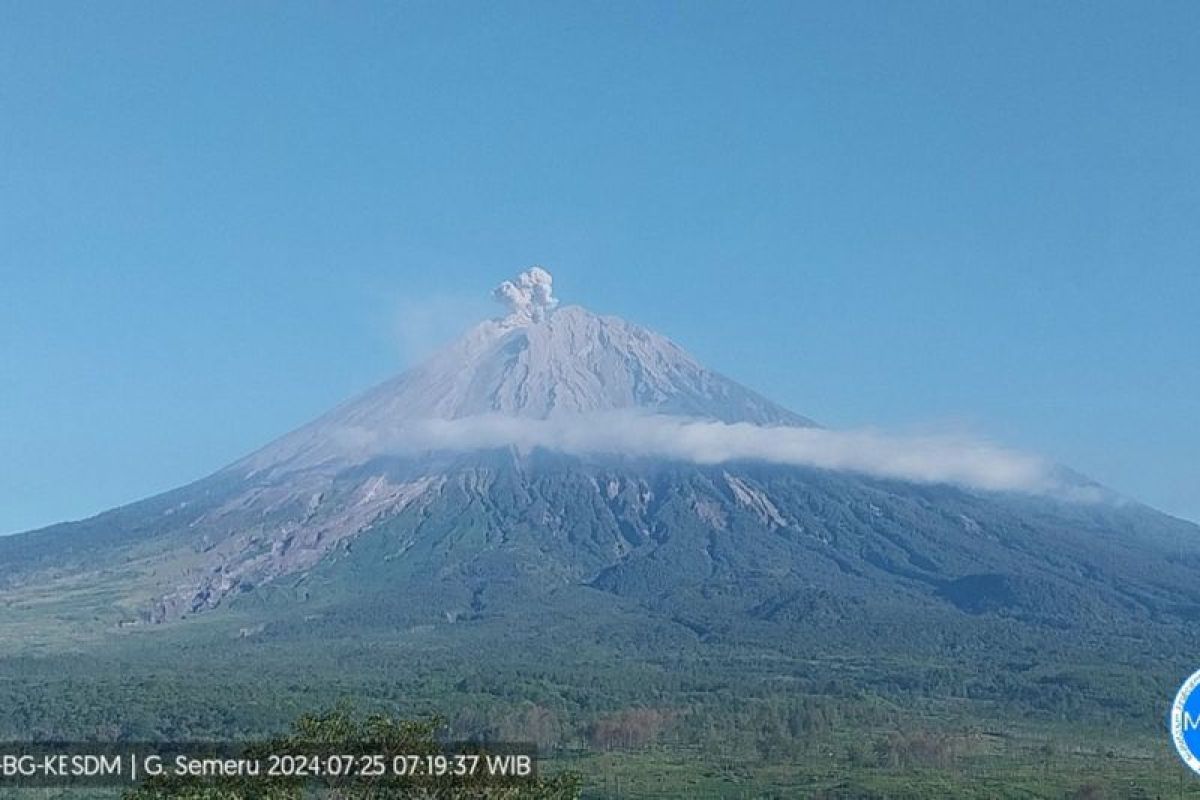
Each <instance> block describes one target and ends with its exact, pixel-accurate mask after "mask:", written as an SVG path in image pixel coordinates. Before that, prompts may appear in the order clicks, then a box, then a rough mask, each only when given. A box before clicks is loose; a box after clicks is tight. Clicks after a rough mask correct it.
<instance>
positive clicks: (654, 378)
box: [239, 267, 813, 470]
mask: <svg viewBox="0 0 1200 800" xmlns="http://www.w3.org/2000/svg"><path fill="white" fill-rule="evenodd" d="M493 296H494V297H495V298H496V299H497V300H499V301H500V302H502V303H503V304H504V305H505V306H506V307H507V308H508V311H509V313H508V314H507V315H506V316H503V317H500V318H497V319H490V320H486V321H484V322H481V323H479V324H478V325H476V326H475V327H473V328H471V329H470V330H469V331H467V332H466V333H465V334H463V335H462V336H461V337H460V338H458V339H457V340H455V341H454V342H452V343H450V344H449V345H447V346H445V347H444V348H442V349H441V350H440V351H438V352H437V353H435V354H434V355H433V356H432V357H431V358H430V359H428V360H427V361H426V362H424V363H423V364H420V365H419V366H417V367H415V368H414V369H412V370H410V371H408V372H405V373H404V374H402V375H399V376H398V377H396V378H393V379H392V380H390V381H387V382H386V383H383V384H382V385H380V386H377V387H375V388H374V389H371V390H370V391H368V392H366V393H365V394H363V395H362V396H360V397H358V398H356V399H354V400H351V401H349V402H348V403H346V404H344V405H342V406H340V407H339V408H337V409H335V410H333V411H332V412H330V413H329V414H326V415H325V416H323V417H321V418H319V419H317V420H316V421H314V422H313V423H311V424H309V425H307V426H305V427H303V428H301V429H299V430H297V431H295V432H294V433H292V434H289V435H288V436H285V437H284V438H282V439H280V440H279V441H277V442H275V443H273V444H271V445H269V446H268V447H266V448H264V449H263V450H261V451H260V452H258V453H256V454H255V455H254V456H252V457H251V458H250V459H248V460H247V461H246V462H243V463H242V464H240V465H239V466H240V467H247V468H250V469H254V470H261V469H269V468H273V467H277V466H280V465H287V467H288V468H291V469H298V468H310V467H315V466H318V465H321V464H328V463H343V462H344V461H347V460H361V459H362V456H363V451H364V443H365V442H367V441H371V442H374V441H376V440H377V438H378V436H380V435H387V436H393V435H395V436H400V435H402V433H400V432H399V431H400V430H401V429H402V426H403V425H404V424H405V423H407V422H413V421H422V420H455V419H463V418H467V417H474V416H480V415H487V414H498V415H504V416H510V417H519V418H527V419H539V420H545V419H552V418H556V417H562V416H568V415H579V414H588V413H595V412H605V411H624V410H636V411H640V412H645V413H654V414H668V415H674V416H681V417H686V418H690V419H699V420H714V421H720V422H727V423H737V422H744V423H750V424H754V425H791V426H803V427H809V426H812V425H813V423H812V421H811V420H808V419H806V418H804V417H802V416H800V415H799V414H795V413H793V412H791V411H789V410H787V409H785V408H783V407H781V406H779V405H776V404H775V403H773V402H771V401H770V400H767V399H766V398H764V397H762V396H761V395H759V394H756V393H755V392H753V391H751V390H749V389H747V388H745V387H744V386H742V385H740V384H738V383H736V382H734V381H732V380H730V379H729V378H726V377H725V376H723V375H720V374H718V373H716V372H713V371H712V370H709V369H707V368H705V367H704V366H703V365H701V364H700V363H699V362H698V361H697V360H696V359H695V358H693V357H692V356H691V355H689V354H688V353H687V352H686V351H685V350H683V348H681V347H679V345H677V344H675V343H674V342H672V341H671V340H669V339H667V338H666V337H665V336H661V335H659V334H657V333H654V332H653V331H650V330H647V329H646V328H643V327H641V326H638V325H634V324H632V323H629V322H626V321H625V320H623V319H620V318H618V317H611V316H602V315H599V314H594V313H592V312H590V311H588V310H586V309H584V308H581V307H579V306H563V307H560V306H559V304H558V301H557V300H556V299H555V298H554V296H553V278H552V277H551V275H550V273H549V272H547V271H546V270H544V269H542V268H541V267H532V268H530V269H528V270H526V271H525V272H522V273H521V274H520V275H518V276H517V277H516V278H515V279H513V280H509V281H504V282H503V283H501V284H500V285H499V286H498V287H496V289H495V291H494V292H493Z"/></svg>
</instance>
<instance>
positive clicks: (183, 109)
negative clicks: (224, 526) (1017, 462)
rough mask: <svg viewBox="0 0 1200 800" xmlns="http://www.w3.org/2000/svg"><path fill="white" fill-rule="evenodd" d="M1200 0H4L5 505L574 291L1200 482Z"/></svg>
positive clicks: (254, 418)
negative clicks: (533, 281)
mask: <svg viewBox="0 0 1200 800" xmlns="http://www.w3.org/2000/svg"><path fill="white" fill-rule="evenodd" d="M1198 30H1200V4H1198V3H1195V2H1169V0H1160V1H1159V2H1154V3H1136V2H1122V3H1103V2H1093V3H1045V2H1005V3H995V2H961V1H960V0H954V1H953V2H933V1H929V2H921V3H894V2H875V3H856V2H846V1H845V0H838V2H831V3H815V2H788V3H779V4H773V3H767V2H755V3H743V2H727V3H720V4H717V3H702V2H694V1H691V0H689V2H681V3H678V4H668V3H654V2H642V3H609V2H605V3H578V2H548V3H539V4H531V3H432V2H431V3H418V4H403V3H392V2H388V3H378V4H371V3H319V4H318V3H242V2H237V3H221V2H205V3H150V2H145V3H129V2H115V3H82V2H70V3H45V2H5V3H3V4H0V454H2V455H3V458H0V532H12V531H16V530H20V529H25V528H30V527H34V526H38V525H44V524H48V523H51V522H55V521H59V520H62V519H68V518H77V517H80V516H85V515H88V514H91V513H94V512H97V511H100V510H103V509H105V508H108V507H111V506H114V505H117V504H120V503H123V502H128V501H132V500H135V499H139V498H141V497H144V496H147V495H150V494H153V493H155V492H158V491H160V490H164V489H168V488H171V487H173V486H176V485H179V484H182V483H185V482H187V481H189V480H192V479H195V478H199V477H202V476H203V475H205V474H207V473H209V472H211V471H213V470H215V469H217V468H219V467H221V466H223V465H224V464H226V463H228V462H229V461H231V460H233V459H235V458H237V457H239V456H241V455H243V454H244V453H246V452H247V451H249V450H252V449H254V448H256V447H258V446H259V445H261V444H264V443H265V442H266V441H268V440H270V439H271V438H273V437H275V436H276V435H278V434H280V433H282V432H284V431H287V430H289V429H291V428H293V427H295V426H297V425H299V424H301V423H303V422H305V421H306V420H308V419H309V418H311V417H313V416H314V415H316V414H318V413H320V412H322V411H323V410H325V409H327V408H328V407H330V406H331V405H333V404H335V403H337V402H338V401H340V400H342V399H344V398H346V397H347V396H349V395H352V394H354V393H356V392H358V391H360V390H362V389H364V388H366V387H368V386H370V385H371V384H373V383H375V382H377V381H379V380H381V379H383V378H384V377H386V376H388V375H390V374H392V373H394V372H396V371H398V370H400V369H402V368H403V367H404V366H405V365H406V364H408V363H410V362H411V361H412V359H413V358H414V357H415V355H416V354H419V353H420V352H421V351H422V350H424V349H426V348H427V347H428V346H429V344H430V342H433V341H435V340H437V339H438V338H439V337H443V336H448V335H449V334H451V333H453V332H454V331H455V329H456V328H458V327H462V326H465V325H466V324H468V323H469V322H471V321H473V318H475V317H479V316H482V315H484V314H488V313H491V310H490V307H489V305H488V304H487V302H486V300H485V298H486V295H487V292H488V290H489V289H490V288H491V287H492V286H493V285H494V284H496V283H497V282H499V281H500V280H501V279H503V278H506V277H509V276H510V275H512V274H514V273H515V272H517V271H518V270H519V269H521V268H523V267H525V266H527V265H529V264H532V263H541V264H544V265H545V266H547V267H548V268H550V269H551V270H552V271H553V272H554V274H555V276H556V290H557V293H558V294H559V295H560V296H561V297H562V298H563V299H564V301H568V302H578V303H581V304H584V305H587V306H589V307H591V308H593V309H595V310H598V311H605V312H611V313H616V314H619V315H621V316H625V317H627V318H630V319H632V320H635V321H638V322H641V323H643V324H646V325H648V326H650V327H652V328H655V329H657V330H660V331H661V332H663V333H666V334H667V335H669V336H671V337H672V338H674V339H676V340H677V341H679V342H680V343H682V344H683V345H684V346H685V347H687V348H688V349H690V350H691V351H692V352H693V353H695V354H696V355H697V356H698V357H699V358H701V360H703V361H705V362H706V363H708V364H709V365H710V366H712V367H714V368H716V369H718V370H720V371H722V372H725V373H727V374H728V375H730V376H731V377H734V378H736V379H738V380H740V381H742V382H743V383H746V384H748V385H750V386H751V387H753V388H755V389H757V390H759V391H761V392H763V393H765V394H767V395H769V396H771V397H772V398H774V399H777V400H779V401H781V402H783V403H785V404H786V405H788V406H790V407H792V408H793V409H795V410H796V411H798V412H800V413H802V414H805V415H807V416H810V417H813V418H815V419H817V420H818V421H820V422H822V423H824V424H826V425H830V426H834V427H857V426H864V425H875V426H878V427H881V428H883V429H885V430H900V431H904V430H912V429H926V428H939V429H940V428H945V427H951V428H954V429H966V430H969V431H972V432H975V433H978V434H983V435H987V436H990V437H994V438H996V439H997V440H999V441H1002V442H1004V443H1007V444H1009V445H1013V446H1017V447H1022V448H1027V449H1031V450H1034V451H1036V452H1039V453H1042V454H1044V455H1046V456H1048V457H1050V458H1052V459H1055V460H1058V461H1061V462H1064V463H1067V464H1070V465H1072V466H1074V467H1076V468H1077V469H1079V470H1080V471H1082V472H1085V473H1087V474H1089V475H1091V476H1093V477H1095V478H1096V479H1098V480H1100V481H1102V482H1104V483H1106V484H1108V485H1110V486H1112V487H1114V488H1115V489H1117V490H1119V491H1122V492H1124V493H1127V494H1129V495H1132V496H1134V497H1136V498H1139V499H1141V500H1144V501H1146V502H1148V503H1150V504H1152V505H1155V506H1158V507H1160V508H1163V509H1165V510H1169V511H1171V512H1173V513H1176V514H1179V515H1183V516H1187V517H1190V518H1192V519H1200V316H1198V306H1200V48H1198V47H1197V46H1196V32H1197V31H1198Z"/></svg>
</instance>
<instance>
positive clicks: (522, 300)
mask: <svg viewBox="0 0 1200 800" xmlns="http://www.w3.org/2000/svg"><path fill="white" fill-rule="evenodd" d="M492 297H493V298H495V299H496V300H497V301H499V302H500V303H502V304H503V305H504V306H505V307H506V308H508V311H509V318H511V319H516V320H518V321H521V322H540V321H541V320H543V319H545V317H546V314H548V313H549V312H550V311H552V310H553V309H554V307H555V306H557V305H558V300H557V299H555V297H554V277H553V276H552V275H551V274H550V273H549V272H547V271H546V270H544V269H542V268H541V267H530V268H529V269H527V270H525V271H524V272H522V273H521V274H520V275H518V276H517V277H516V278H514V279H512V280H510V281H504V282H503V283H501V284H500V285H499V286H497V287H496V288H495V289H494V290H492Z"/></svg>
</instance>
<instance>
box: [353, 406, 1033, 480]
mask: <svg viewBox="0 0 1200 800" xmlns="http://www.w3.org/2000/svg"><path fill="white" fill-rule="evenodd" d="M347 433H348V434H349V436H350V438H355V437H354V436H353V432H349V431H348V432H347ZM378 438H379V437H376V436H370V437H367V436H363V437H362V438H358V439H357V442H356V444H357V446H359V447H363V446H365V447H367V448H369V449H373V450H375V451H376V452H391V453H403V452H420V451H476V450H489V449H495V448H501V447H515V448H517V449H518V450H522V451H531V450H534V449H538V448H541V449H546V450H551V451H555V452H560V453H565V454H569V455H578V456H584V455H624V456H630V457H638V458H662V459H668V460H677V461H687V462H692V463H696V464H720V463H723V462H727V461H742V460H750V461H764V462H769V463H773V464H788V465H793V466H805V467H816V468H820V469H830V470H843V471H849V472H857V473H862V474H865V475H872V476H876V477H882V478H893V479H898V480H905V481H913V482H919V483H950V484H958V485H962V486H968V487H972V488H977V489H985V490H996V491H1025V492H1044V491H1049V490H1051V489H1053V488H1055V487H1054V483H1055V481H1054V480H1053V479H1052V470H1051V469H1050V466H1049V465H1048V464H1047V463H1046V462H1045V461H1044V460H1043V459H1041V458H1039V457H1037V456H1033V455H1029V454H1025V453H1020V452H1016V451H1013V450H1009V449H1006V448H1003V447H1000V446H997V445H995V444H992V443H990V442H986V441H981V440H977V439H971V438H967V437H962V436H947V435H927V436H893V435H888V434H884V433H879V432H876V431H867V430H864V431H834V430H827V429H824V428H801V427H762V426H757V425H751V424H748V423H724V422H712V421H703V420H695V419H690V418H683V417H672V416H665V415H649V414H630V413H620V412H605V413H594V414H578V415H572V416H562V417H555V418H552V419H548V420H538V419H528V418H521V417H512V416H504V415H499V414H495V415H479V416H471V417H464V418H460V419H453V420H441V419H431V420H421V421H415V422H409V423H406V424H404V425H403V426H402V427H399V428H397V429H396V430H395V431H394V432H393V433H392V434H390V435H388V436H387V437H386V441H378Z"/></svg>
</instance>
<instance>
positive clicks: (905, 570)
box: [0, 269, 1200, 636]
mask: <svg viewBox="0 0 1200 800" xmlns="http://www.w3.org/2000/svg"><path fill="white" fill-rule="evenodd" d="M551 289H552V285H551V280H550V276H549V274H548V273H546V272H544V271H542V270H537V269H534V270H530V271H528V272H526V273H523V274H522V275H521V276H519V277H518V278H517V279H516V280H515V281H510V282H505V284H502V285H501V287H500V288H499V289H498V290H497V293H498V296H499V297H500V299H502V300H503V301H504V302H505V303H506V304H507V305H508V308H509V313H508V315H507V316H505V317H503V318H500V319H496V320H489V321H486V322H483V323H481V324H480V325H478V326H476V327H474V328H473V329H471V330H470V331H468V332H467V333H466V334H465V335H464V336H463V337H461V338H460V339H458V340H457V341H455V342H453V343H451V344H450V345H449V346H447V347H446V348H445V349H443V350H442V351H440V352H439V353H437V354H435V356H434V357H433V358H431V359H430V360H429V361H427V362H426V363H424V364H422V365H420V366H418V367H416V368H415V369H413V370H412V371H410V372H407V373H405V374H403V375H401V376H399V377H397V378H395V379H393V380H391V381H388V382H386V383H384V384H382V385H380V386H378V387H376V388H375V389H372V390H371V391H369V392H367V393H365V394H364V395H362V396H361V397H359V398H357V399H355V400H351V401H350V402H348V403H346V404H344V405H343V406H341V407H339V408H337V409H335V410H333V411H332V412H330V413H329V414H327V415H325V416H323V417H321V418H320V419H318V420H316V421H314V422H313V423H311V424H309V425H307V426H305V427H303V428H301V429H299V430H297V431H295V432H293V433H291V434H288V435H287V436H284V437H283V438H281V439H279V440H277V441H276V442H274V443H272V444H269V445H268V446H266V447H265V448H263V449H261V450H259V451H258V452H256V453H254V454H252V455H251V456H249V457H247V458H246V459H243V460H242V461H239V462H237V463H235V464H233V465H231V466H230V467H228V468H226V469H224V470H222V471H220V472H218V473H217V474H215V475H213V476H211V477H209V478H206V479H204V480H201V481H198V482H197V483H195V484H192V485H190V486H187V487H183V488H181V489H178V490H176V491H174V492H170V493H167V494H165V495H162V496H160V497H157V498H152V499H150V500H146V501H143V502H141V503H136V504H133V505H131V506H128V507H125V508H122V509H117V510H115V511H112V512H109V513H107V514H103V515H100V516H98V517H96V518H94V519H92V520H86V521H83V522H80V523H71V524H68V525H63V526H56V527H54V528H51V529H47V530H45V531H40V532H33V533H30V534H25V535H21V536H16V537H9V538H7V539H2V540H0V598H2V599H4V600H5V601H6V602H8V604H9V606H10V607H14V608H54V607H56V606H55V602H56V600H55V598H56V596H57V595H56V592H58V593H59V594H61V593H64V592H65V593H73V592H80V591H82V592H85V593H87V592H90V593H92V594H94V595H95V596H96V597H99V598H103V605H102V606H97V608H96V610H95V613H94V614H93V616H95V617H97V618H100V619H102V620H108V621H109V622H110V623H111V622H115V621H126V622H128V621H141V622H162V621H166V620H171V619H177V618H181V617H187V616H191V615H195V614H197V613H200V612H205V613H209V612H212V611H213V610H214V609H219V608H227V607H232V606H236V607H241V608H254V607H259V606H261V607H264V608H265V607H277V604H279V603H283V604H284V605H285V606H286V605H288V604H297V605H300V606H305V607H308V606H313V607H317V606H320V607H328V608H335V607H343V606H344V607H349V608H355V607H359V606H360V605H361V603H362V602H364V601H363V599H362V598H364V597H367V598H370V600H369V602H370V603H371V604H372V606H373V607H374V608H375V609H376V610H378V609H379V608H380V607H381V604H382V605H387V604H394V605H395V606H396V607H397V608H403V609H405V613H406V614H407V615H409V616H410V617H413V618H415V619H424V620H447V619H449V620H458V619H466V618H470V617H472V615H474V616H479V615H482V614H484V613H485V611H487V610H488V609H494V608H496V607H497V606H496V601H497V599H502V602H501V603H500V605H501V606H503V607H509V608H511V607H512V604H513V603H515V602H517V601H518V600H519V599H520V598H526V599H529V600H530V602H532V601H533V598H545V597H548V596H551V595H553V594H554V593H556V592H561V591H564V590H569V591H572V592H583V593H584V595H586V596H596V595H595V593H604V594H606V595H610V596H615V597H619V598H622V601H623V602H631V603H634V604H635V605H636V606H637V607H638V608H641V609H642V611H643V612H644V613H645V614H647V615H649V616H651V617H654V618H658V619H668V620H674V621H677V622H679V624H685V625H688V626H691V627H692V629H694V630H695V631H703V632H705V633H706V635H707V634H712V633H714V632H717V631H723V632H724V633H723V634H722V635H727V636H736V635H738V631H739V630H746V629H749V627H755V626H758V627H761V626H766V627H770V626H772V625H774V626H781V627H784V628H786V627H788V626H791V625H796V624H801V623H803V624H807V622H809V621H811V620H813V619H824V620H828V621H830V622H833V621H836V620H839V619H842V620H844V619H849V618H851V617H860V618H870V616H871V614H872V613H875V614H884V613H886V614H894V613H897V612H898V611H899V610H904V611H906V612H907V613H908V614H909V615H910V616H912V617H913V618H918V619H919V618H925V617H928V618H930V619H934V618H937V619H946V618H947V617H945V615H946V614H951V615H958V616H960V617H963V618H967V617H971V616H978V615H992V616H997V615H999V616H1003V617H1006V618H1011V619H1014V620H1018V621H1020V622H1021V624H1029V625H1037V626H1064V625H1066V626H1086V627H1090V626H1093V625H1096V624H1100V623H1103V624H1114V623H1119V624H1121V625H1137V624H1142V623H1153V624H1160V623H1161V624H1164V625H1176V624H1184V623H1186V622H1188V621H1191V620H1194V619H1196V618H1197V616H1198V615H1197V609H1200V593H1197V592H1195V591H1193V590H1191V589H1190V588H1189V585H1190V584H1189V581H1188V576H1189V574H1190V571H1191V570H1193V569H1194V568H1195V567H1196V566H1197V565H1200V531H1198V530H1197V529H1196V527H1195V526H1192V525H1190V524H1188V523H1184V522H1180V521H1178V520H1172V519H1170V518H1168V517H1165V516H1164V515H1161V514H1158V513H1157V512H1154V511H1152V510H1150V509H1146V508H1144V507H1141V506H1137V505H1136V504H1124V505H1121V504H1114V503H1111V502H1090V503H1071V502H1063V501H1061V500H1055V499H1052V498H1050V497H1037V496H1032V495H1026V494H1016V493H1004V492H984V491H978V490H971V489H968V488H964V487H953V486H945V485H925V484H917V483H911V482H905V481H896V480H882V479H878V478H868V477H865V476H863V475H859V474H855V473H851V472H845V471H832V470H818V469H811V468H802V467H794V466H793V467H789V466H782V465H779V464H774V465H771V464H764V463H759V462H756V461H752V460H750V461H728V462H725V463H719V464H694V463H690V462H687V461H679V460H674V461H672V460H663V459H649V458H644V457H635V456H630V455H626V456H622V455H620V454H609V455H607V456H604V457H601V456H595V457H592V456H579V455H566V454H563V453H551V452H547V451H545V450H541V449H537V448H535V449H533V450H532V451H526V450H525V449H522V448H514V447H508V446H502V447H494V446H489V447H483V448H474V449H467V450H464V451H458V450H454V449H449V448H447V449H428V448H426V449H416V450H414V449H412V448H404V447H396V446H395V445H396V444H402V443H403V442H402V441H401V440H403V438H404V437H405V436H406V435H409V434H408V433H407V432H408V431H410V430H411V428H409V427H406V426H409V425H410V424H411V423H414V422H420V421H428V420H435V421H436V420H470V419H474V418H479V417H481V416H498V417H500V418H506V419H514V420H555V419H560V418H571V417H573V416H576V415H586V414H590V413H596V412H612V411H636V412H638V413H643V414H658V415H672V416H675V417H686V418H688V419H700V420H710V421H717V422H722V423H739V424H745V425H751V426H754V428H755V429H759V428H767V429H768V430H774V429H776V428H787V429H808V428H810V427H811V426H812V424H813V423H811V422H810V421H809V420H807V419H806V418H804V417H802V416H799V415H797V414H795V413H793V412H791V411H788V410H787V409H784V408H782V407H780V406H778V405H776V404H774V403H772V402H771V401H769V400H767V399H765V398H763V397H761V396H760V395H758V394H756V393H754V392H752V391H750V390H748V389H746V388H744V387H742V386H740V385H738V384H736V383H735V382H733V381H731V380H729V379H727V378H725V377H723V376H721V375H719V374H717V373H714V372H712V371H710V370H707V369H706V368H704V367H703V366H702V365H700V364H699V363H698V362H697V361H696V360H695V359H694V358H692V357H691V356H690V355H688V354H687V353H686V352H685V351H683V350H682V349H681V348H679V347H678V346H677V345H675V344H674V343H672V342H670V341H669V340H667V339H666V338H664V337H662V336H659V335H658V334H655V333H652V332H650V331H647V330H645V329H643V328H640V327H638V326H636V325H632V324H630V323H627V322H624V321H623V320H620V319H617V318H614V317H605V316H599V315H596V314H592V313H591V312H588V311H586V310H584V309H582V308H578V307H574V306H569V307H563V308H559V307H557V301H556V300H555V299H554V298H553V293H552V290H551ZM608 419H611V418H608ZM734 433H736V430H735V431H734ZM901 455H904V454H901ZM56 587H57V588H56Z"/></svg>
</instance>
